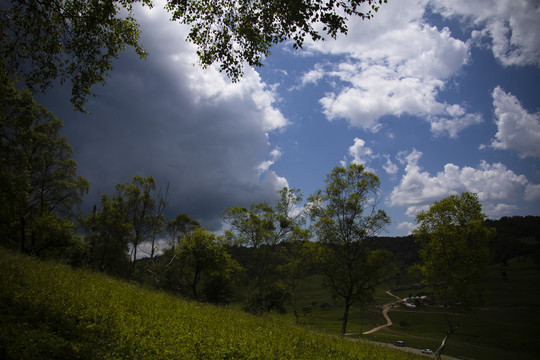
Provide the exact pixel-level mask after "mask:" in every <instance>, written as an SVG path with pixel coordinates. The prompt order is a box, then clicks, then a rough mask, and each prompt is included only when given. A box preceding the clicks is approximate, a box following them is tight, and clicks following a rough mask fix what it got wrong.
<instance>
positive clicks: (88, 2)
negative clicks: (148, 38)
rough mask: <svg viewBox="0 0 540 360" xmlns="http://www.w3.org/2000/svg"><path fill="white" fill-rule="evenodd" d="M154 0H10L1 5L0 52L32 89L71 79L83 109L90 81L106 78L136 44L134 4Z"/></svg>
mask: <svg viewBox="0 0 540 360" xmlns="http://www.w3.org/2000/svg"><path fill="white" fill-rule="evenodd" d="M139 2H142V3H143V4H145V5H148V6H151V1H150V0H142V1H141V0H119V1H117V0H106V1H94V0H11V1H9V2H8V4H3V5H2V7H1V8H0V55H1V56H2V58H1V61H3V62H4V64H5V66H6V70H7V72H8V73H9V74H10V75H11V76H12V77H15V78H17V77H20V78H22V79H23V80H24V81H25V84H26V86H28V87H29V88H30V89H32V90H40V91H45V90H46V89H47V88H49V87H50V86H51V85H52V84H53V83H54V82H55V81H56V80H59V81H60V83H64V82H66V81H71V89H72V90H71V96H72V97H71V102H72V103H73V105H74V107H75V108H76V109H77V110H79V111H82V110H83V109H84V104H85V103H86V99H87V97H88V95H89V94H90V93H91V87H92V86H93V85H95V84H97V83H102V84H103V83H104V82H105V77H106V76H108V74H109V73H110V71H111V70H112V60H113V59H115V58H117V57H118V55H119V54H120V52H121V51H123V50H124V49H125V48H126V46H132V47H134V48H135V51H136V52H137V54H138V55H139V56H140V57H142V58H144V57H145V56H146V52H145V51H144V49H143V48H142V47H141V46H140V45H139V44H138V40H139V35H140V31H139V25H138V24H137V22H136V20H135V19H134V17H133V12H132V6H133V4H134V3H139Z"/></svg>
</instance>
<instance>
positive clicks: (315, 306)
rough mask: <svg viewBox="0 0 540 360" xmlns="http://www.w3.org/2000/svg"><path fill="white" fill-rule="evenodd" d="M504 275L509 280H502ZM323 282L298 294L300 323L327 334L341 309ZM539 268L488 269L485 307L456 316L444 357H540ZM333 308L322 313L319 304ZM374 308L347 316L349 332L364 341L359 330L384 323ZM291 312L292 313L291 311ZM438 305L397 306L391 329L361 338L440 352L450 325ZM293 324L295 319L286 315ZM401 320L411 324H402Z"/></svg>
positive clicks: (521, 263)
mask: <svg viewBox="0 0 540 360" xmlns="http://www.w3.org/2000/svg"><path fill="white" fill-rule="evenodd" d="M503 273H506V277H504V276H503ZM322 281H323V279H322V278H321V277H317V276H316V277H312V278H310V279H307V280H306V281H305V282H303V283H302V284H301V285H300V287H299V290H298V301H297V302H298V304H299V305H298V308H299V309H302V308H303V307H309V308H310V309H311V311H310V312H308V313H305V314H304V316H302V318H301V320H302V322H304V323H306V324H309V325H310V326H312V327H315V328H318V329H321V330H324V331H326V332H329V333H333V334H338V333H339V331H340V330H341V317H342V314H343V306H342V304H341V303H340V302H339V301H338V300H337V299H336V300H333V299H331V298H330V296H329V295H328V294H329V293H328V289H324V288H323V287H321V284H322ZM538 283H540V268H539V266H538V265H535V264H534V263H533V262H532V261H531V259H530V258H527V257H523V258H516V259H514V260H512V261H510V262H509V263H508V265H507V266H502V265H496V266H493V267H491V268H490V269H489V272H488V273H487V274H486V278H485V279H484V280H483V282H482V283H481V289H482V290H483V291H484V292H485V293H486V304H485V305H484V306H483V307H481V308H478V309H475V310H474V311H473V312H472V313H469V314H465V315H460V316H458V317H457V320H458V327H459V328H458V330H457V332H456V333H455V334H453V335H452V336H451V337H450V340H449V344H448V346H447V348H446V349H445V354H447V355H451V356H455V357H462V358H467V359H477V360H483V359H486V360H487V359H495V360H496V359H517V360H521V359H523V360H526V359H539V358H540V345H539V344H538V340H537V339H538V335H537V331H538V323H539V320H540V306H539V305H540V287H538V285H537V284H538ZM388 288H389V286H387V287H383V288H380V289H378V290H377V291H376V293H375V301H376V304H379V305H382V304H385V303H388V302H391V301H393V300H394V298H392V297H390V296H388V295H387V294H385V290H386V289H388ZM421 291H429V290H428V289H422V290H405V291H398V292H395V294H396V295H398V296H400V297H401V298H403V297H407V296H409V294H413V295H416V294H417V293H418V292H421ZM325 303H328V304H330V305H331V307H330V308H329V309H327V310H322V309H321V306H320V305H321V304H325ZM376 304H373V305H371V306H369V307H368V308H367V309H364V311H363V312H360V310H359V309H357V308H356V309H355V308H353V309H352V311H351V314H350V318H349V324H348V332H349V333H352V335H351V337H353V338H358V337H360V335H359V333H360V332H361V331H365V330H369V329H371V328H373V327H375V326H378V325H381V324H384V323H386V321H385V320H384V318H383V317H382V315H381V313H380V310H379V309H377V308H376V307H375V305H376ZM289 312H292V310H291V311H289ZM440 312H441V309H440V308H438V307H426V308H424V309H419V310H406V309H405V308H396V309H395V310H393V311H391V312H390V313H389V315H390V318H391V319H392V321H393V323H394V325H393V326H392V327H390V328H389V329H388V330H381V331H378V332H376V333H373V334H370V335H366V336H363V338H364V339H367V340H374V341H379V342H384V343H393V342H395V341H396V340H404V341H405V342H406V344H407V346H409V347H412V348H416V349H424V348H430V349H434V350H435V349H437V348H438V347H439V345H440V343H441V341H442V339H443V337H444V335H445V330H446V326H447V325H446V322H445V319H444V316H443V315H442V314H440ZM288 316H289V318H290V321H293V320H292V319H293V318H292V315H288ZM400 322H402V323H403V324H408V326H405V327H402V326H400Z"/></svg>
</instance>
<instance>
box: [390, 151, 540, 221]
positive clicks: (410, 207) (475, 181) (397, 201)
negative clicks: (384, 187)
mask: <svg viewBox="0 0 540 360" xmlns="http://www.w3.org/2000/svg"><path fill="white" fill-rule="evenodd" d="M421 156H422V153H421V152H419V151H417V150H413V151H411V152H410V153H409V154H402V155H401V159H402V161H403V162H405V163H406V164H407V165H406V167H405V174H404V175H403V177H402V178H401V180H400V183H399V184H398V186H396V187H395V188H394V189H393V190H392V193H391V194H390V198H389V204H390V205H391V206H396V205H397V206H407V215H409V216H414V215H415V214H416V213H418V212H419V211H421V210H424V209H425V208H427V206H429V205H430V204H432V203H433V202H435V201H438V200H441V199H443V198H445V197H447V196H449V195H458V194H460V193H462V192H465V191H468V192H474V193H477V194H478V198H479V200H480V202H481V203H482V204H483V205H484V212H485V213H486V214H487V215H488V216H500V215H503V214H504V213H510V212H511V211H510V210H515V209H516V208H517V207H516V206H515V205H513V204H508V203H509V202H510V203H511V202H512V201H519V200H522V199H525V200H532V199H534V198H536V197H537V196H539V191H540V189H539V186H538V185H535V184H531V183H529V181H528V180H527V178H526V177H525V176H524V175H517V174H515V173H514V172H513V171H512V170H509V169H508V168H507V167H506V166H505V165H503V164H501V163H494V164H489V163H487V162H485V161H482V162H481V163H480V165H479V166H478V167H477V168H472V167H469V166H464V167H462V168H460V167H459V166H457V165H454V164H446V165H445V166H444V167H443V170H442V171H440V172H438V173H437V174H436V175H434V176H432V175H431V174H429V173H428V172H427V171H423V170H422V168H421V166H420V165H419V160H420V158H421Z"/></svg>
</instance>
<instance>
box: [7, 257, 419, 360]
mask: <svg viewBox="0 0 540 360" xmlns="http://www.w3.org/2000/svg"><path fill="white" fill-rule="evenodd" d="M0 272H1V273H2V276H1V277H0V320H1V321H0V358H2V359H223V360H225V359H254V360H256V359H390V360H391V359H416V358H418V356H417V355H414V354H410V353H406V352H401V351H397V350H394V349H388V348H385V347H381V346H376V345H371V344H368V343H364V342H351V341H346V340H343V339H340V338H338V337H335V336H330V335H328V334H324V333H320V332H318V331H314V330H310V329H309V328H306V327H301V326H294V325H292V324H290V323H289V322H287V321H283V319H282V318H280V317H277V316H267V317H257V316H252V315H249V314H246V313H243V312H241V311H237V310H235V309H229V308H223V307H216V306H210V305H203V304H199V303H195V302H189V301H184V300H182V299H178V298H175V297H173V296H170V295H166V294H163V293H160V292H157V291H151V290H147V289H143V288H141V287H139V286H136V285H131V284H128V283H125V282H121V281H117V280H114V279H112V278H110V277H107V276H103V275H100V274H95V273H90V272H87V271H83V270H73V269H71V268H69V267H66V266H62V265H58V264H54V263H45V262H40V261H38V260H36V259H33V258H29V257H26V256H23V255H20V254H16V253H12V252H9V251H6V250H3V249H0Z"/></svg>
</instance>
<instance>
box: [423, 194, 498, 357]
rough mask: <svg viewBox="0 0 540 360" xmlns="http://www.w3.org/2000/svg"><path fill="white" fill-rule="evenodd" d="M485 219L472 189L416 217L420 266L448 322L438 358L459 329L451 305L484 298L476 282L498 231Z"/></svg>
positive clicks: (469, 303)
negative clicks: (452, 314)
mask: <svg viewBox="0 0 540 360" xmlns="http://www.w3.org/2000/svg"><path fill="white" fill-rule="evenodd" d="M485 219H486V216H485V215H484V214H483V213H482V205H481V204H480V202H479V201H478V195H476V194H474V193H468V192H465V193H462V194H461V196H457V195H451V196H449V197H447V198H445V199H442V200H440V201H437V202H435V203H434V204H433V205H431V207H430V208H429V210H426V211H422V212H421V213H419V214H418V215H417V216H416V221H417V222H418V227H417V228H416V229H415V230H414V231H413V234H414V236H415V238H416V241H417V242H418V244H419V245H420V251H419V253H420V258H421V260H422V263H421V264H419V265H418V267H417V268H418V269H419V271H420V273H421V274H422V277H423V281H424V283H426V284H428V285H430V286H432V287H433V290H434V292H435V294H436V296H437V298H438V301H439V302H441V303H442V305H443V307H444V309H445V312H446V320H447V324H448V332H447V335H446V337H445V338H444V340H443V342H442V344H441V347H440V348H439V349H438V350H437V352H436V355H437V356H438V357H440V354H441V353H442V351H443V350H444V347H445V345H446V341H447V340H448V337H449V336H450V335H451V334H453V333H454V331H455V330H456V324H455V321H454V320H455V319H454V318H453V317H452V316H451V314H450V313H449V312H448V310H449V308H450V307H453V308H456V309H457V308H458V307H462V308H470V307H471V306H472V305H473V304H475V303H477V302H478V301H479V300H480V299H479V294H478V292H477V291H476V284H477V283H478V280H479V279H480V278H481V276H482V275H483V270H484V268H485V266H486V265H487V263H488V261H489V258H490V253H489V248H488V244H489V239H490V238H491V237H492V236H493V234H494V231H493V229H491V228H488V227H487V226H486V225H485Z"/></svg>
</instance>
